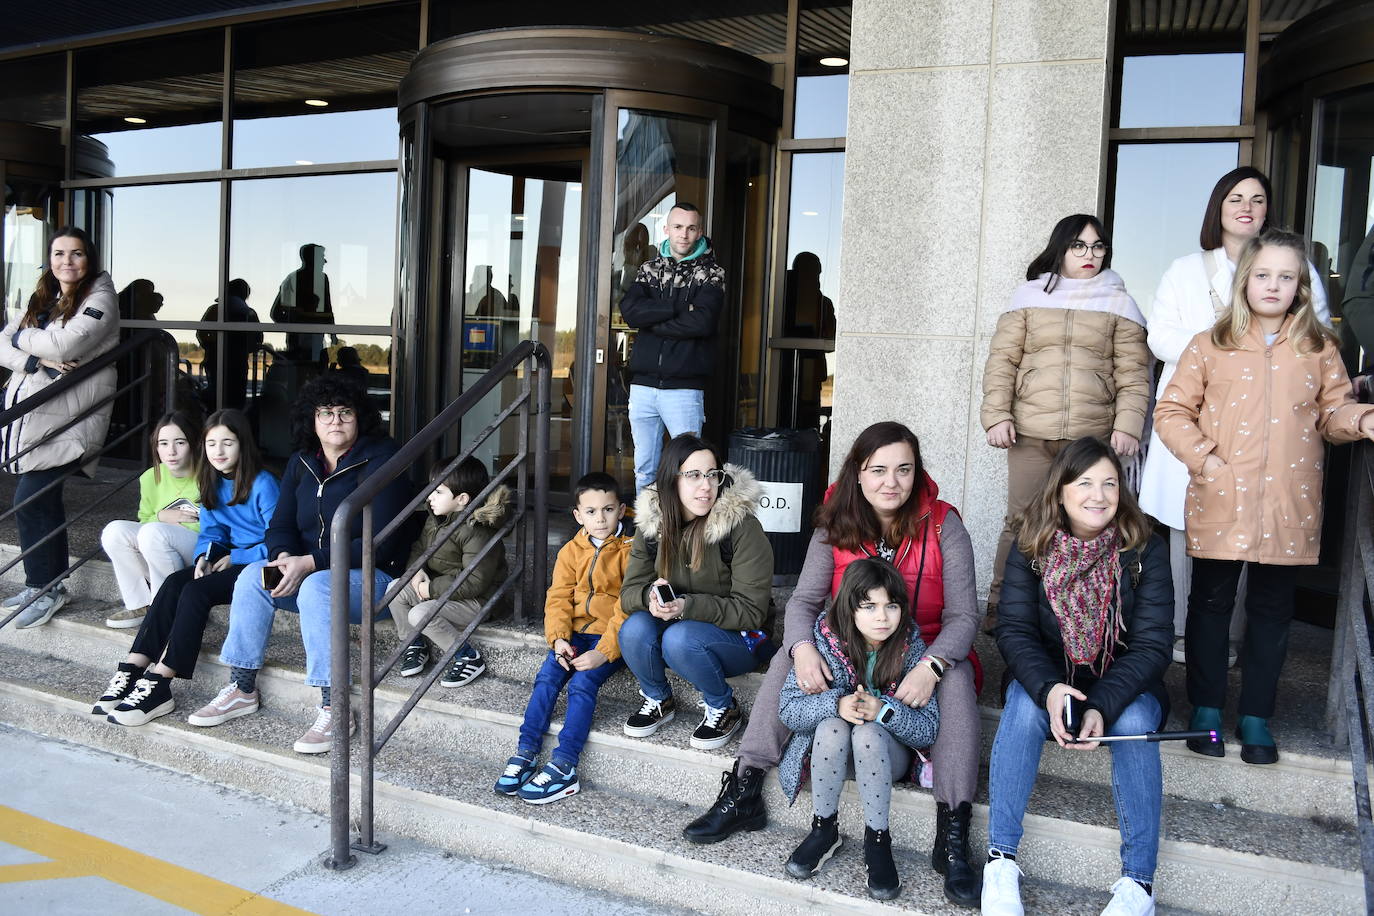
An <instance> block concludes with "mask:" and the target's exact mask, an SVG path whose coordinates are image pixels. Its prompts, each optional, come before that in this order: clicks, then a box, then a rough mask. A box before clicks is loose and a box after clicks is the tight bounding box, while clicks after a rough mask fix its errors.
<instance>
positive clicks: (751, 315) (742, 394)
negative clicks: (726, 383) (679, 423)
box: [717, 133, 772, 429]
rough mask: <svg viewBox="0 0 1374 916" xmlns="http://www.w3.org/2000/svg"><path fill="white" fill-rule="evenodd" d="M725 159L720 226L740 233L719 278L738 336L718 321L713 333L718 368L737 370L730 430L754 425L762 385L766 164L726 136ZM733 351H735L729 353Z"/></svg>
mask: <svg viewBox="0 0 1374 916" xmlns="http://www.w3.org/2000/svg"><path fill="white" fill-rule="evenodd" d="M728 149H729V155H728V156H727V157H726V177H725V186H726V187H727V188H730V189H732V190H733V191H734V192H735V193H734V194H733V195H732V196H731V197H729V198H727V199H726V201H725V205H726V212H723V213H722V220H721V221H722V222H723V223H725V224H726V225H730V226H739V227H741V228H742V229H743V233H742V235H741V236H740V238H739V241H738V242H737V243H736V244H734V245H732V246H730V247H731V249H732V251H731V254H733V255H734V257H733V258H732V259H730V260H728V261H726V262H725V263H724V264H723V265H722V266H724V267H725V277H726V282H727V285H728V287H729V288H730V289H731V290H738V293H737V294H734V293H732V298H733V297H734V295H738V301H739V317H738V318H737V319H735V322H736V323H735V325H734V326H735V327H737V328H739V331H738V332H731V331H728V330H727V327H728V326H727V325H725V324H724V322H722V324H721V330H720V333H719V338H720V352H719V355H718V357H717V358H718V360H719V363H718V365H722V366H729V365H732V364H733V365H738V366H739V379H738V381H737V383H736V385H735V391H736V397H735V401H734V405H735V417H734V420H733V423H734V425H733V426H732V427H731V428H732V429H738V428H741V427H745V426H757V425H759V397H760V394H761V389H762V382H763V366H762V364H761V363H762V357H763V343H764V341H763V336H762V335H763V334H764V333H765V330H766V329H767V326H768V322H767V320H766V317H765V315H766V312H765V301H764V291H763V289H764V278H765V275H766V273H767V269H766V265H767V263H768V253H767V248H768V242H769V233H768V221H769V213H768V198H769V187H770V183H769V174H768V172H769V163H770V162H771V159H772V157H771V156H769V155H768V152H767V148H766V147H765V146H764V144H763V143H762V142H761V141H759V140H755V139H753V138H752V137H745V136H743V135H742V134H738V133H731V134H730V143H729V147H728ZM735 350H738V353H735Z"/></svg>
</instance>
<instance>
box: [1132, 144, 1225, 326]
mask: <svg viewBox="0 0 1374 916" xmlns="http://www.w3.org/2000/svg"><path fill="white" fill-rule="evenodd" d="M1239 155H1240V146H1239V144H1237V143H1148V144H1140V143H1123V144H1121V145H1120V146H1119V147H1117V151H1116V205H1115V209H1114V212H1113V214H1112V220H1111V224H1110V227H1109V228H1110V229H1111V233H1112V269H1113V270H1115V271H1116V272H1117V273H1119V274H1121V276H1122V278H1123V279H1125V281H1126V289H1127V290H1128V291H1129V292H1130V294H1131V295H1132V296H1133V297H1134V298H1135V301H1136V302H1137V303H1138V304H1139V305H1140V308H1141V310H1142V311H1143V312H1144V313H1145V315H1146V317H1149V314H1150V308H1151V306H1152V305H1153V303H1154V297H1155V288H1156V287H1157V286H1158V285H1159V278H1160V277H1162V276H1163V275H1164V271H1165V270H1166V269H1167V268H1168V267H1169V264H1170V263H1172V262H1173V261H1174V260H1175V259H1176V258H1181V257H1182V256H1183V255H1185V254H1190V253H1192V252H1194V251H1197V250H1198V230H1199V228H1200V227H1201V225H1202V211H1203V210H1205V209H1206V208H1207V198H1208V196H1210V195H1211V193H1212V187H1213V186H1214V185H1215V184H1216V183H1217V179H1218V178H1220V177H1221V176H1222V175H1224V174H1225V173H1226V172H1229V171H1230V170H1231V169H1233V168H1235V167H1236V162H1237V159H1238V157H1239Z"/></svg>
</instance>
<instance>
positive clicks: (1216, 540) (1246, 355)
mask: <svg viewBox="0 0 1374 916" xmlns="http://www.w3.org/2000/svg"><path fill="white" fill-rule="evenodd" d="M1292 323H1293V319H1292V318H1291V317H1290V318H1288V319H1287V320H1285V322H1284V324H1283V327H1282V329H1281V330H1280V331H1279V335H1278V337H1277V338H1275V340H1274V343H1273V344H1272V345H1266V344H1265V342H1264V336H1263V334H1262V333H1261V331H1260V329H1259V328H1258V326H1252V327H1251V328H1250V333H1249V334H1248V335H1247V336H1246V338H1245V341H1244V349H1241V350H1223V349H1221V348H1220V347H1218V346H1216V345H1215V344H1213V343H1212V336H1211V331H1210V330H1208V331H1203V332H1202V333H1200V334H1198V335H1196V336H1194V337H1193V340H1192V343H1190V344H1189V345H1188V347H1187V349H1185V350H1184V351H1183V355H1182V356H1181V357H1179V361H1178V369H1177V370H1176V371H1175V372H1174V377H1173V379H1172V380H1171V381H1170V382H1169V386H1168V387H1167V388H1165V389H1164V393H1163V395H1162V396H1161V397H1160V399H1159V404H1158V405H1156V406H1155V427H1154V428H1155V430H1156V431H1157V432H1158V433H1159V438H1160V440H1161V441H1162V442H1163V443H1164V445H1165V446H1166V447H1167V448H1168V449H1169V451H1171V452H1173V453H1174V455H1175V456H1176V457H1177V458H1178V459H1179V461H1182V462H1183V464H1184V465H1185V466H1186V467H1187V468H1188V473H1189V475H1190V477H1191V479H1190V480H1189V483H1188V495H1187V501H1186V502H1185V504H1184V524H1185V530H1186V531H1187V535H1188V554H1189V555H1190V556H1194V557H1204V558H1206V559H1211V560H1246V561H1248V562H1251V563H1270V564H1273V565H1276V566H1310V565H1313V564H1315V563H1316V562H1317V554H1318V551H1319V549H1320V547H1321V530H1322V458H1323V455H1324V454H1325V447H1324V446H1323V444H1322V437H1325V438H1327V439H1328V440H1330V441H1332V442H1351V441H1354V440H1355V439H1358V438H1360V421H1361V420H1362V419H1363V418H1364V416H1365V414H1367V413H1370V412H1371V411H1374V406H1371V405H1368V404H1359V403H1356V401H1355V398H1354V395H1353V394H1352V392H1351V387H1350V378H1349V377H1348V376H1347V375H1346V374H1345V366H1344V365H1343V364H1342V363H1341V355H1340V351H1338V350H1337V349H1336V345H1335V344H1334V343H1332V342H1330V341H1327V343H1326V346H1325V347H1323V348H1322V350H1321V352H1320V353H1313V354H1311V355H1308V356H1299V355H1298V354H1297V353H1295V352H1294V351H1293V347H1292V345H1291V344H1290V343H1289V342H1288V329H1289V327H1290V326H1291V325H1292ZM1212 454H1215V455H1216V456H1217V457H1218V458H1220V459H1222V460H1223V461H1225V462H1226V466H1225V467H1223V468H1221V469H1220V470H1218V471H1217V472H1216V473H1214V474H1213V475H1212V476H1210V477H1203V476H1202V465H1203V463H1204V462H1205V461H1206V459H1207V456H1208V455H1212Z"/></svg>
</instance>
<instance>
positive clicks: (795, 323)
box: [783, 153, 844, 338]
mask: <svg viewBox="0 0 1374 916" xmlns="http://www.w3.org/2000/svg"><path fill="white" fill-rule="evenodd" d="M843 203H844V153H798V154H797V155H795V156H793V157H792V193H791V199H790V201H789V204H788V221H787V264H788V271H787V287H786V288H787V296H786V304H785V307H784V308H785V311H784V318H783V333H784V334H785V335H786V336H788V337H815V338H833V337H834V336H835V305H834V303H835V300H836V298H837V297H838V294H839V281H840V213H841V208H842V205H843Z"/></svg>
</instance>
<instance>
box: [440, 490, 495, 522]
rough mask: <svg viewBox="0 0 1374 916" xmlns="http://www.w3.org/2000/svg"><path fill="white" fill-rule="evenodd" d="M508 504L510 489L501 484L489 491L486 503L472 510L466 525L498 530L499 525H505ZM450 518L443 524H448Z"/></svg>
mask: <svg viewBox="0 0 1374 916" xmlns="http://www.w3.org/2000/svg"><path fill="white" fill-rule="evenodd" d="M509 503H510V487H508V486H506V485H505V484H502V485H501V486H499V487H497V488H496V489H495V490H492V491H491V494H490V495H489V496H487V501H486V502H484V503H482V505H480V506H478V507H477V508H476V509H473V510H472V514H471V515H469V516H468V520H467V524H469V525H485V526H486V527H488V528H499V527H500V526H501V525H503V524H505V521H506V513H507V512H508V511H509V510H510V506H509ZM458 511H459V512H462V511H463V510H462V509H459V510H458ZM454 514H457V513H454ZM452 517H453V516H452V515H450V516H448V518H446V519H444V524H448V519H450V518H452Z"/></svg>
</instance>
